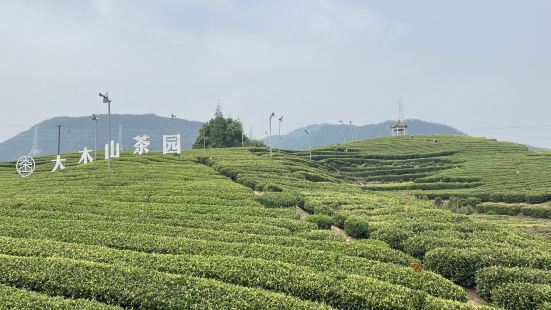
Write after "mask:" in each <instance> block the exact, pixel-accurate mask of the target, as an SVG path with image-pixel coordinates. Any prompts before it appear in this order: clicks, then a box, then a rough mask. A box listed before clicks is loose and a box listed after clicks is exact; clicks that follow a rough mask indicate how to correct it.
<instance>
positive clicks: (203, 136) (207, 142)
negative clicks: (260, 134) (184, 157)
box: [193, 105, 264, 149]
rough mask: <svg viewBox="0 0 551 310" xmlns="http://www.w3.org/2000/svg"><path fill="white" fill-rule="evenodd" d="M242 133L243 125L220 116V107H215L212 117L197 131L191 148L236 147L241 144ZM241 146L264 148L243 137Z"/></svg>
mask: <svg viewBox="0 0 551 310" xmlns="http://www.w3.org/2000/svg"><path fill="white" fill-rule="evenodd" d="M242 132H243V125H242V124H241V122H240V121H238V120H234V119H232V118H231V117H228V118H225V117H224V115H223V114H222V108H221V107H220V105H218V106H217V107H216V112H214V117H213V118H211V119H210V120H209V121H208V122H206V123H205V124H203V127H201V129H199V136H197V139H196V140H195V144H193V148H195V149H198V148H203V147H208V148H224V147H238V146H242V144H241V138H242V137H241V134H242ZM243 146H258V147H262V146H264V143H262V142H260V141H257V140H251V139H249V138H248V137H246V136H245V135H243Z"/></svg>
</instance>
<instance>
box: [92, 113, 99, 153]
mask: <svg viewBox="0 0 551 310" xmlns="http://www.w3.org/2000/svg"><path fill="white" fill-rule="evenodd" d="M92 120H93V121H94V122H95V123H96V132H95V134H94V161H96V160H98V116H97V115H96V114H92Z"/></svg>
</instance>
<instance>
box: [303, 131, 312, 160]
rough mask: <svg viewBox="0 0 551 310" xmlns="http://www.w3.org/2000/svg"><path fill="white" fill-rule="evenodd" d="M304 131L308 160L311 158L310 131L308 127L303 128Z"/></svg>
mask: <svg viewBox="0 0 551 310" xmlns="http://www.w3.org/2000/svg"><path fill="white" fill-rule="evenodd" d="M304 132H305V133H306V140H308V153H310V160H312V148H311V147H310V131H309V130H308V129H306V130H304Z"/></svg>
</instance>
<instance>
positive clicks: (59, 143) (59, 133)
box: [56, 125, 61, 155]
mask: <svg viewBox="0 0 551 310" xmlns="http://www.w3.org/2000/svg"><path fill="white" fill-rule="evenodd" d="M56 127H57V155H61V125H57V126H56Z"/></svg>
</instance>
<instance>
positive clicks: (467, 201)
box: [465, 197, 482, 207]
mask: <svg viewBox="0 0 551 310" xmlns="http://www.w3.org/2000/svg"><path fill="white" fill-rule="evenodd" d="M481 202H482V200H480V198H476V197H468V198H465V204H466V205H467V206H469V207H476V206H477V205H479V204H480V203H481Z"/></svg>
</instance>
